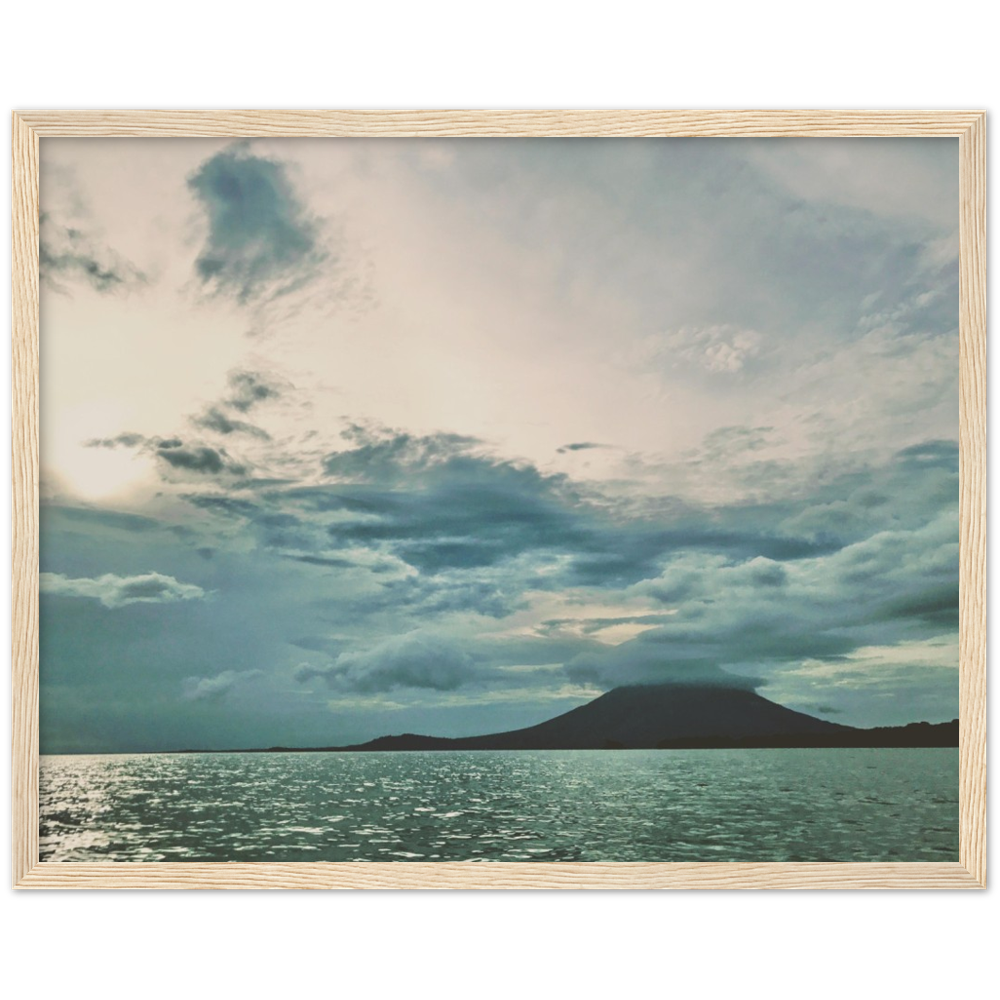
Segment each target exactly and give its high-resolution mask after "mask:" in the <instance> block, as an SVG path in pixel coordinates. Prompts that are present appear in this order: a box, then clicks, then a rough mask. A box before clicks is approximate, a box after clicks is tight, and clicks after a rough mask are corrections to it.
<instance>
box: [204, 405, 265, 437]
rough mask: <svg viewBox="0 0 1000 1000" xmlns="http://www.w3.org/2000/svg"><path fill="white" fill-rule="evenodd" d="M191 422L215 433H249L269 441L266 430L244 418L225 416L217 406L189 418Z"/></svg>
mask: <svg viewBox="0 0 1000 1000" xmlns="http://www.w3.org/2000/svg"><path fill="white" fill-rule="evenodd" d="M191 423H193V424H194V425H195V427H201V428H203V429H204V430H207V431H215V432H216V433H217V434H224V435H229V434H249V435H250V436H251V437H256V438H260V439H261V440H262V441H269V440H270V439H271V435H270V434H268V433H267V431H265V430H263V429H262V428H260V427H257V426H256V425H255V424H250V423H247V422H246V421H245V420H234V419H233V418H232V417H228V416H226V414H225V413H223V412H222V410H221V409H219V407H217V406H210V407H209V408H208V409H207V410H205V412H204V413H202V414H200V415H199V416H197V417H192V418H191Z"/></svg>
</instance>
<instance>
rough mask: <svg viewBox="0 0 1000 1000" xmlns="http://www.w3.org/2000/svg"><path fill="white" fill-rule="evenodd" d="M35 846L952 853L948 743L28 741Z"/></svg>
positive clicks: (484, 853)
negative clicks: (748, 746)
mask: <svg viewBox="0 0 1000 1000" xmlns="http://www.w3.org/2000/svg"><path fill="white" fill-rule="evenodd" d="M40 812H41V821H40V827H41V829H40V835H41V842H40V853H41V859H42V860H43V861H352V860H357V861H408V860H410V861H430V860H442V861H957V860H958V750H955V749H919V750H902V749H879V750H855V749H836V750H830V749H803V750H628V751H601V750H593V751H588V750H567V751H553V750H539V751H468V752H462V751H450V752H447V753H433V752H431V753H249V754H247V753H237V754H124V755H107V756H43V757H42V759H41V768H40Z"/></svg>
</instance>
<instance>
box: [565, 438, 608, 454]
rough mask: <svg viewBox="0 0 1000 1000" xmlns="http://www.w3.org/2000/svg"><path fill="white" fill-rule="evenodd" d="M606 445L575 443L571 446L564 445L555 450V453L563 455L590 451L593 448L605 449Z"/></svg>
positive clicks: (587, 442)
mask: <svg viewBox="0 0 1000 1000" xmlns="http://www.w3.org/2000/svg"><path fill="white" fill-rule="evenodd" d="M605 447H607V446H606V445H603V444H594V442H593V441H575V442H574V443H573V444H564V445H563V446H562V447H561V448H557V449H556V451H557V452H558V453H559V454H560V455H563V454H565V453H566V452H567V451H590V450H592V449H593V448H605Z"/></svg>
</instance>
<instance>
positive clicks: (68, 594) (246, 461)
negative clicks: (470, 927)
mask: <svg viewBox="0 0 1000 1000" xmlns="http://www.w3.org/2000/svg"><path fill="white" fill-rule="evenodd" d="M958 146H959V140H958V139H957V138H797V139H779V138H759V139H758V138H728V139H727V138H654V137H647V138H502V139H486V138H403V139H390V138H326V139H321V138H311V139H252V140H232V139H195V138H149V139H126V138H86V139H85V138H43V139H41V142H40V165H41V166H40V171H41V180H40V207H41V211H40V241H39V265H40V280H41V299H40V315H41V321H40V396H39V398H40V415H39V429H40V466H41V481H40V491H41V501H40V643H39V644H40V668H39V685H40V687H39V692H40V693H39V723H40V743H39V749H40V754H41V756H40V775H39V824H40V828H39V837H40V841H39V850H40V860H42V861H48V862H66V863H73V862H94V861H100V862H135V861H145V862H163V861H176V862H180V861H189V862H310V861H344V862H347V861H377V862H410V861H419V862H427V861H431V862H433V861H469V862H471V861H481V862H527V861H531V862H554V861H557V862H565V861H582V862H588V861H589V862H629V861H642V862H677V861H688V862H691V861H693V862H702V861H721V862H795V861H799V862H821V861H823V862H890V861H901V862H919V861H924V862H926V861H945V862H948V861H955V862H957V861H958V852H959V804H958V795H959V751H958V728H959V723H958V716H959V684H958V666H959V639H958V636H959V620H958V600H959V447H958V438H959V391H958V379H959V337H958V325H959V266H958V251H959V190H958V154H959V148H958Z"/></svg>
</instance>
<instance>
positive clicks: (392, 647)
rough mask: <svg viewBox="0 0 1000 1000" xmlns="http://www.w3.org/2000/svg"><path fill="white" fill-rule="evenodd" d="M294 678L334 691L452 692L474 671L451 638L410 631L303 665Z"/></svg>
mask: <svg viewBox="0 0 1000 1000" xmlns="http://www.w3.org/2000/svg"><path fill="white" fill-rule="evenodd" d="M295 676H296V679H297V680H299V681H302V682H306V681H309V680H311V679H313V678H316V677H322V678H323V679H324V680H325V681H326V682H327V683H328V684H329V685H330V686H331V687H334V688H336V689H338V690H342V691H349V692H354V693H358V694H374V693H380V692H386V691H392V690H394V689H395V688H429V689H431V690H434V691H454V690H455V689H456V688H459V687H461V686H463V685H464V684H468V683H469V682H470V681H472V680H475V679H477V678H478V676H479V672H478V670H477V667H476V663H475V661H474V660H473V658H472V656H471V655H470V654H469V653H468V652H467V651H466V650H465V649H463V648H462V646H461V645H460V644H459V643H458V642H456V641H455V640H454V639H451V638H449V637H446V636H440V635H428V634H425V633H422V632H420V631H414V632H410V633H408V634H406V635H401V636H392V637H391V638H389V639H386V640H384V641H383V642H381V643H378V644H377V645H375V646H372V647H371V648H369V649H366V650H361V651H352V652H345V653H341V654H340V655H339V656H338V657H337V659H336V661H335V662H334V664H333V665H332V666H330V667H326V668H317V667H312V666H309V665H308V664H304V665H302V666H301V667H300V668H299V669H298V671H297V672H296V675H295Z"/></svg>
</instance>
